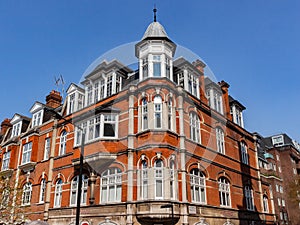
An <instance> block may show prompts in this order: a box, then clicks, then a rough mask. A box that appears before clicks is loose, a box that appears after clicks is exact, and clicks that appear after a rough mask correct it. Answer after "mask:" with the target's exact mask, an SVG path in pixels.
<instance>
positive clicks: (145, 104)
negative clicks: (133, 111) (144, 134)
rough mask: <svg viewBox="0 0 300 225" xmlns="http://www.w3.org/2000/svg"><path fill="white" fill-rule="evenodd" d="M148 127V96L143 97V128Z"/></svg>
mask: <svg viewBox="0 0 300 225" xmlns="http://www.w3.org/2000/svg"><path fill="white" fill-rule="evenodd" d="M147 129H148V102H147V99H146V98H143V99H142V130H147Z"/></svg>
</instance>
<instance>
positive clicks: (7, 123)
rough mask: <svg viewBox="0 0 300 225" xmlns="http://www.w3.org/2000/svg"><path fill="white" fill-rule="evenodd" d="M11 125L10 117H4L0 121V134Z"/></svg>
mask: <svg viewBox="0 0 300 225" xmlns="http://www.w3.org/2000/svg"><path fill="white" fill-rule="evenodd" d="M11 126H12V125H11V123H10V119H8V118H6V119H4V120H3V121H2V123H1V132H0V134H1V135H4V134H5V133H6V131H7V130H8V128H10V127H11Z"/></svg>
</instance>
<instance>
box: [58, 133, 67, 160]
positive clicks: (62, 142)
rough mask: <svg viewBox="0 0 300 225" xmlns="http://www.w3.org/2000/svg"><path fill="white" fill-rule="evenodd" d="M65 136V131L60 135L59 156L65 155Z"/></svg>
mask: <svg viewBox="0 0 300 225" xmlns="http://www.w3.org/2000/svg"><path fill="white" fill-rule="evenodd" d="M67 136H68V132H67V131H66V130H63V131H62V132H61V134H60V141H59V154H58V155H59V156H62V155H65V154H66V149H67Z"/></svg>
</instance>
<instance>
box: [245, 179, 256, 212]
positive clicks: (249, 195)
mask: <svg viewBox="0 0 300 225" xmlns="http://www.w3.org/2000/svg"><path fill="white" fill-rule="evenodd" d="M244 191H245V199H246V207H247V209H248V210H251V211H253V210H254V202H253V190H252V188H251V187H249V186H248V185H247V186H245V190H244Z"/></svg>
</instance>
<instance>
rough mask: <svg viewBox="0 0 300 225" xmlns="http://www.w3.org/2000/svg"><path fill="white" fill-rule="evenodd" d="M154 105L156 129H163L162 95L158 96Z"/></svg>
mask: <svg viewBox="0 0 300 225" xmlns="http://www.w3.org/2000/svg"><path fill="white" fill-rule="evenodd" d="M153 103H154V128H155V129H162V119H163V118H162V115H163V110H162V98H161V96H160V95H156V96H155V97H154V100H153Z"/></svg>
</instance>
